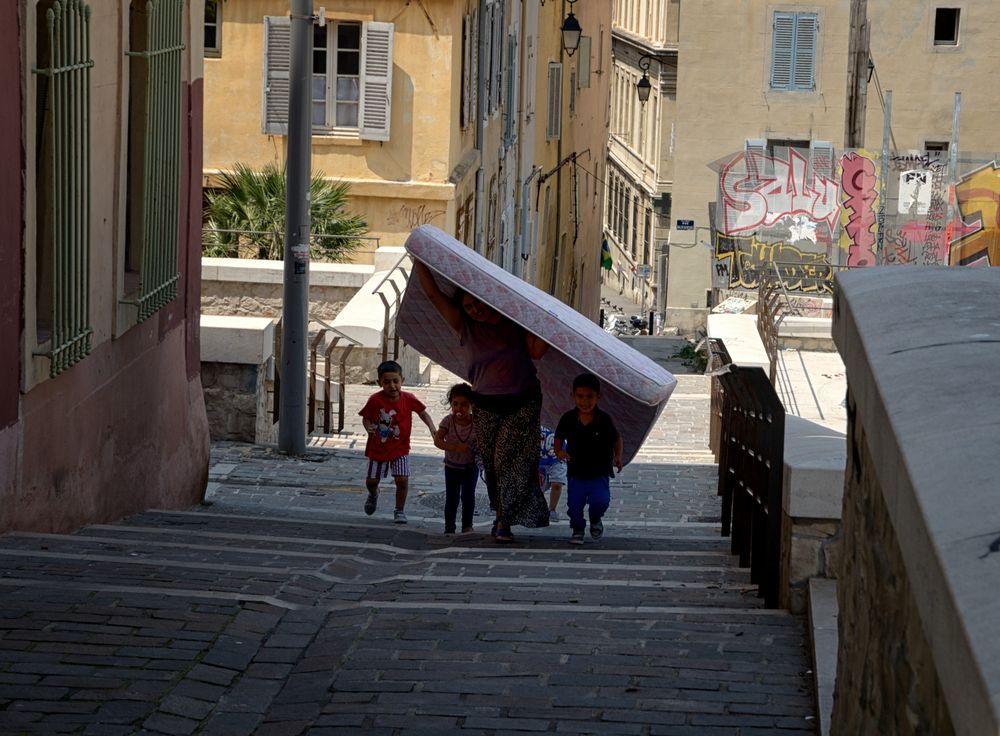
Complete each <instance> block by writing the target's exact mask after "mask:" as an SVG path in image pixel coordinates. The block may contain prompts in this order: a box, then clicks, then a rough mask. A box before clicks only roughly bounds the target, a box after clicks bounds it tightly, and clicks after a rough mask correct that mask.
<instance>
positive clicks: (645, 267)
mask: <svg viewBox="0 0 1000 736" xmlns="http://www.w3.org/2000/svg"><path fill="white" fill-rule="evenodd" d="M635 272H636V275H638V276H642V277H643V278H646V277H647V276H649V274H651V273H653V267H652V266H650V265H649V264H648V263H640V264H639V265H637V266H636V267H635Z"/></svg>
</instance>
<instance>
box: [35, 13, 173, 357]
mask: <svg viewBox="0 0 1000 736" xmlns="http://www.w3.org/2000/svg"><path fill="white" fill-rule="evenodd" d="M43 33H44V36H43V40H42V41H40V46H42V48H40V49H39V50H38V51H39V58H43V55H44V54H47V58H46V61H47V65H46V66H44V67H41V66H39V67H34V68H32V72H34V73H35V74H37V75H38V77H39V81H38V90H39V92H38V94H39V105H38V109H39V123H40V124H39V131H40V133H39V137H40V139H41V140H40V145H39V147H38V151H39V155H38V159H39V160H38V169H39V170H38V174H37V176H38V180H39V182H40V183H41V187H42V188H43V192H44V193H43V195H40V197H41V198H42V199H43V202H42V203H40V204H39V209H40V211H41V210H42V209H43V208H44V207H45V206H46V205H47V206H48V213H47V214H48V216H47V217H46V218H45V219H46V220H47V224H46V226H45V227H42V228H40V235H39V249H38V250H39V253H38V259H39V268H38V270H39V279H38V282H39V283H38V286H37V288H38V290H39V294H38V302H39V307H38V312H39V314H38V321H39V324H38V330H39V342H45V341H46V338H47V342H48V345H47V346H46V347H45V349H40V350H39V352H38V353H36V354H38V355H45V356H48V357H49V358H50V364H49V375H50V376H56V375H58V374H60V373H62V372H63V371H64V370H66V369H67V368H69V367H71V366H73V365H75V364H76V363H77V362H79V361H80V360H82V359H83V358H84V357H85V356H87V355H89V354H90V351H91V348H92V343H93V328H92V327H91V324H90V189H91V187H90V118H91V110H90V86H91V85H90V70H91V68H92V67H93V66H94V60H93V59H92V58H90V6H89V5H87V4H86V3H82V2H76V1H75V0H74V1H73V2H66V1H65V0H57V2H54V3H53V4H52V7H50V8H49V9H47V10H46V11H45V29H44V31H43ZM44 200H47V202H46V201H44ZM174 225H175V227H176V222H175V223H174Z"/></svg>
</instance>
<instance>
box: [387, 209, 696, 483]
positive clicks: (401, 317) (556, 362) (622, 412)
mask: <svg viewBox="0 0 1000 736" xmlns="http://www.w3.org/2000/svg"><path fill="white" fill-rule="evenodd" d="M405 246H406V250H407V252H408V253H409V255H410V257H411V258H413V259H415V260H417V261H420V262H422V263H424V264H425V265H426V266H427V267H428V268H430V270H431V272H432V273H433V274H434V277H435V280H436V281H437V284H438V286H439V287H440V289H441V290H442V291H443V292H445V293H446V294H448V295H451V294H453V293H454V291H455V289H456V288H457V286H456V285H458V284H460V285H461V287H462V288H463V289H464V290H465V291H467V292H469V293H470V294H472V295H473V296H475V297H476V298H477V299H479V300H480V301H482V302H484V303H486V304H488V305H489V306H491V307H492V308H493V309H495V310H497V311H498V312H500V313H501V314H503V315H504V316H505V317H507V318H508V319H510V320H512V321H514V322H516V323H517V324H519V325H521V326H522V327H523V328H524V329H526V330H528V331H530V332H532V333H534V334H535V335H538V336H539V337H540V338H541V339H543V340H544V341H545V342H547V343H548V344H549V346H550V347H549V350H548V351H547V352H546V353H545V355H544V356H542V358H541V360H539V361H536V366H537V369H538V376H539V379H540V380H541V383H542V423H543V424H545V425H547V426H549V427H552V428H553V429H554V428H555V426H556V423H557V422H558V421H559V417H560V416H562V415H563V413H564V412H566V411H569V410H570V409H572V408H573V400H572V398H571V397H570V394H571V390H572V383H573V378H574V377H575V376H577V375H578V374H580V373H584V372H590V373H593V374H595V375H596V376H597V377H598V378H600V379H601V400H600V407H601V409H603V410H604V411H606V412H608V413H609V414H610V415H611V417H612V418H613V419H614V421H615V425H616V426H617V427H618V431H619V433H620V434H621V436H622V441H623V445H624V451H623V454H622V462H623V463H627V462H629V461H630V460H632V458H634V457H635V454H636V452H638V450H639V448H640V447H641V446H642V443H643V441H644V440H645V439H646V436H647V435H648V434H649V431H650V430H651V429H652V428H653V425H654V424H655V422H656V419H657V418H658V417H659V415H660V413H661V412H662V411H663V408H664V407H665V406H666V403H667V399H669V398H670V394H671V392H672V391H673V390H674V386H676V385H677V379H675V378H674V376H673V375H672V374H671V373H670V372H669V371H667V370H666V369H664V368H663V367H662V366H659V365H657V364H656V363H654V362H653V361H652V360H650V359H649V358H647V357H646V356H645V355H643V354H642V353H640V352H638V351H637V350H635V349H633V348H631V347H629V346H628V345H626V344H625V343H623V342H622V341H621V340H619V339H618V338H616V337H614V336H613V335H611V334H609V333H607V332H605V331H604V330H603V329H601V328H600V327H599V326H598V325H596V324H595V323H594V322H591V321H590V320H589V319H587V318H586V317H584V316H583V315H582V314H580V313H579V312H577V311H576V310H574V309H573V308H572V307H569V306H568V305H566V304H563V303H562V302H561V301H559V300H558V299H556V298H555V297H552V296H550V295H549V294H546V293H545V292H543V291H541V290H540V289H537V288H535V287H534V286H532V285H531V284H528V283H527V282H525V281H522V280H521V279H520V278H518V277H516V276H514V275H513V274H510V273H508V272H507V271H504V270H503V269H502V268H500V267H499V266H497V265H496V264H494V263H492V262H490V261H488V260H486V259H485V258H483V257H482V256H480V255H479V254H478V253H476V252H475V251H473V250H472V249H471V248H469V247H467V246H466V245H464V244H463V243H461V242H459V241H458V240H455V239H454V238H453V237H451V236H450V235H448V234H447V233H445V232H443V231H442V230H439V229H438V228H436V227H434V226H432V225H423V226H421V227H418V228H416V229H415V230H413V232H412V233H411V234H410V236H409V237H408V238H407V240H406V243H405ZM396 329H397V332H398V334H399V336H400V337H401V338H402V339H403V340H404V341H406V343H408V344H409V345H410V346H412V347H413V348H415V349H416V350H417V351H419V352H420V353H422V354H423V355H426V356H427V357H428V358H430V359H431V360H433V361H434V362H436V363H438V364H440V365H442V366H444V367H445V368H447V369H448V370H449V371H451V372H453V373H457V374H458V375H460V376H465V375H467V373H466V366H465V362H464V358H463V355H462V349H461V346H460V345H459V342H458V335H457V334H456V333H455V332H454V331H453V330H452V329H451V328H450V327H449V326H448V324H447V323H446V322H445V321H444V319H443V318H442V317H441V315H440V314H439V313H438V312H437V310H436V309H435V308H434V305H433V304H431V302H430V299H428V298H427V295H426V294H425V293H424V291H423V288H422V287H421V286H420V282H419V281H418V280H417V279H415V278H413V279H410V281H409V283H408V285H407V288H406V291H405V293H404V295H403V301H402V304H401V305H400V308H399V312H398V314H397V315H396Z"/></svg>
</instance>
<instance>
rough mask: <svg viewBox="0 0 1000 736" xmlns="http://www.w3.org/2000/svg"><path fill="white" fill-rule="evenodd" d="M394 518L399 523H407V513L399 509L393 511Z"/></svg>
mask: <svg viewBox="0 0 1000 736" xmlns="http://www.w3.org/2000/svg"><path fill="white" fill-rule="evenodd" d="M392 520H393V521H394V522H395V523H397V524H405V523H406V514H404V513H403V512H402V511H400V510H399V509H396V510H395V511H393V512H392Z"/></svg>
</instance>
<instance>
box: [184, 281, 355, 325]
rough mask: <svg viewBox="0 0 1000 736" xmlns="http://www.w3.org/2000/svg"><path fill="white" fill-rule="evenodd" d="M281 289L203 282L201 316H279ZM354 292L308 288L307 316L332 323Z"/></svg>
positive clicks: (350, 289) (345, 288) (277, 285)
mask: <svg viewBox="0 0 1000 736" xmlns="http://www.w3.org/2000/svg"><path fill="white" fill-rule="evenodd" d="M283 289H284V287H283V285H282V284H281V283H262V282H252V281H209V280H203V281H202V284H201V313H202V314H225V315H232V316H238V317H281V303H282V294H283ZM357 291H358V290H357V288H356V287H352V286H324V285H321V284H312V285H310V287H309V316H310V317H315V318H319V319H322V320H332V319H333V318H334V317H336V316H337V315H338V314H339V313H340V310H341V309H343V308H344V305H345V304H347V302H348V301H350V299H351V297H352V296H354V295H355V294H356V293H357Z"/></svg>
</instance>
